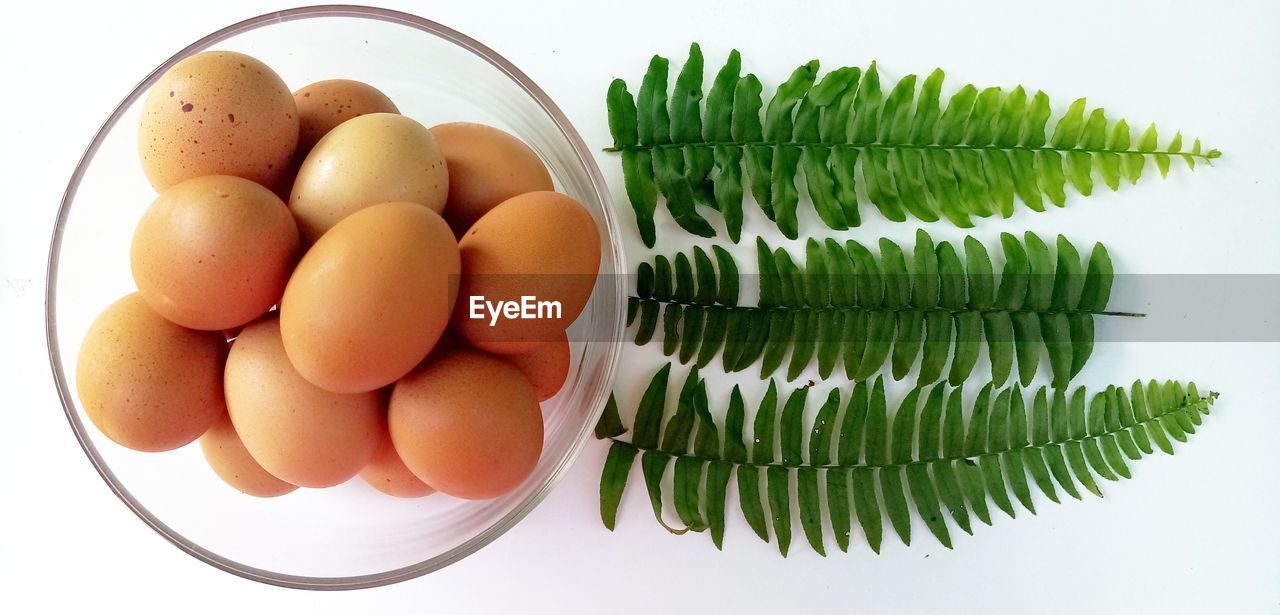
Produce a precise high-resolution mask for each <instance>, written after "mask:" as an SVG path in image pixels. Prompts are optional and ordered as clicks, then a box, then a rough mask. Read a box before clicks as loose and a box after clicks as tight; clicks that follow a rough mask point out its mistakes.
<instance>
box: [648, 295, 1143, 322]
mask: <svg viewBox="0 0 1280 615" xmlns="http://www.w3.org/2000/svg"><path fill="white" fill-rule="evenodd" d="M630 299H634V300H636V301H639V302H641V303H661V304H664V305H669V304H674V305H679V306H681V307H703V308H711V307H720V308H724V309H726V310H747V311H763V312H770V313H772V312H818V313H821V312H828V311H836V312H857V311H863V312H894V313H899V312H920V313H922V314H926V313H929V312H945V313H947V314H952V315H955V314H967V313H975V314H988V313H993V312H1007V313H1009V314H1023V313H1031V314H1092V315H1094V316H1118V317H1123V318H1145V317H1146V316H1147V315H1146V313H1145V312H1120V311H1113V310H1102V311H1092V310H1001V309H997V308H990V309H985V310H977V309H963V310H948V309H946V308H937V307H935V308H928V309H924V308H913V307H906V308H880V307H874V308H872V307H863V306H853V305H850V306H829V307H821V308H815V307H808V306H796V307H789V306H774V307H763V306H759V305H720V304H718V303H682V302H679V301H665V300H658V299H646V298H643V297H637V296H635V295H631V296H630Z"/></svg>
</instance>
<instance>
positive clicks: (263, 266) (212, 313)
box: [130, 175, 298, 330]
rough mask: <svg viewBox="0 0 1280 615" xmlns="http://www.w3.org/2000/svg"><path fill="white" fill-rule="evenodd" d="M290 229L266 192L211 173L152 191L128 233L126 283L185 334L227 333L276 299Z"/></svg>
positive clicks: (285, 276)
mask: <svg viewBox="0 0 1280 615" xmlns="http://www.w3.org/2000/svg"><path fill="white" fill-rule="evenodd" d="M297 253H298V228H297V226H296V225H295V224H294V223H293V216H291V215H290V214H289V209H288V208H287V207H285V204H284V203H283V202H282V201H281V200H280V199H279V198H278V197H276V195H274V194H272V193H271V191H270V190H267V189H266V188H263V187H262V186H259V185H258V184H255V183H253V182H251V181H249V180H247V179H241V178H239V177H232V176H229V175H211V176H207V177H196V178H193V179H189V180H186V181H184V182H182V183H180V184H177V185H175V186H173V187H171V188H168V189H166V190H165V191H163V192H161V193H160V196H159V197H157V198H156V200H155V202H153V203H152V204H151V207H149V208H147V211H146V213H144V214H143V215H142V220H141V221H139V222H138V227H137V230H135V231H134V234H133V245H132V248H131V252H130V257H131V261H132V269H133V279H134V282H135V283H137V285H138V290H139V292H140V293H141V294H142V298H143V299H145V300H146V301H147V303H148V304H149V305H150V306H151V307H152V309H154V310H155V311H156V312H159V313H160V315H162V316H164V317H165V318H168V319H169V320H172V321H173V322H175V323H178V324H180V325H182V326H184V327H191V328H193V329H206V330H214V329H231V328H234V327H236V326H239V325H243V324H245V323H247V322H249V321H251V320H253V319H255V318H257V317H258V316H261V315H262V314H264V313H266V311H267V310H268V309H270V308H271V306H273V305H275V304H276V302H277V301H279V300H280V295H281V294H282V293H283V292H284V285H285V282H287V281H288V280H289V272H290V271H291V270H292V269H293V264H294V262H295V261H296V259H297Z"/></svg>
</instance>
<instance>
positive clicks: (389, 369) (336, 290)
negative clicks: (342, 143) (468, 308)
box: [280, 116, 459, 393]
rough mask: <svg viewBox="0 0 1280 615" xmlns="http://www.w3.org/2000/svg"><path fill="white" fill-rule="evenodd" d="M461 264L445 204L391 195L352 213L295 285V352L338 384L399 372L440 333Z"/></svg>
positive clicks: (335, 387)
mask: <svg viewBox="0 0 1280 615" xmlns="http://www.w3.org/2000/svg"><path fill="white" fill-rule="evenodd" d="M365 117H369V116H365ZM458 272H459V259H458V246H457V244H456V243H455V242H454V239H453V233H451V232H450V231H449V225H448V224H445V221H444V219H442V218H441V217H440V216H439V215H438V214H436V213H435V212H433V211H431V210H429V209H427V208H425V207H422V206H421V205H417V204H415V203H383V204H380V205H375V206H373V207H369V208H367V209H363V210H361V211H359V212H356V213H355V214H352V215H351V217H349V218H347V219H345V220H343V221H342V222H339V223H338V225H337V226H335V227H333V230H331V231H329V232H328V233H326V234H325V235H324V236H323V237H321V238H320V241H318V242H316V244H315V245H314V246H312V247H311V249H310V250H309V251H308V252H307V254H306V255H305V256H303V257H302V261H301V262H300V263H298V267H297V269H295V270H294V272H293V277H292V278H290V279H289V284H288V286H287V287H286V288H285V291H284V298H283V299H281V300H280V328H281V330H282V331H283V333H284V345H285V348H286V349H287V350H288V352H289V359H290V360H291V361H292V362H293V364H294V365H295V366H296V367H297V369H298V372H299V373H301V374H302V376H303V377H304V378H306V379H307V380H308V381H310V382H311V383H313V384H315V385H316V386H318V387H321V388H323V389H326V390H329V391H334V392H337V393H356V392H361V391H372V390H374V389H377V388H379V387H382V386H386V385H388V384H391V383H393V382H395V381H396V380H398V379H400V377H401V376H403V375H405V374H407V373H409V370H411V369H413V367H414V366H415V365H417V364H418V363H420V362H421V361H422V359H423V357H425V356H427V353H428V352H430V351H431V348H432V347H433V346H435V344H436V341H437V340H439V339H440V335H441V334H442V333H443V332H444V330H445V327H446V326H447V324H448V322H449V310H450V309H451V308H452V307H453V301H454V298H455V297H456V296H457V289H456V286H457V283H458V282H457V281H458Z"/></svg>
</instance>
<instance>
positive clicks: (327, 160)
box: [289, 113, 449, 243]
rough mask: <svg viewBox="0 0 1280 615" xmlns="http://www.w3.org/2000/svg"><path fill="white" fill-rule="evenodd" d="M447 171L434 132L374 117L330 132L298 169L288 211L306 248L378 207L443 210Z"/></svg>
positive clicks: (401, 119) (393, 117) (387, 116)
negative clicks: (398, 204)
mask: <svg viewBox="0 0 1280 615" xmlns="http://www.w3.org/2000/svg"><path fill="white" fill-rule="evenodd" d="M448 195H449V168H448V166H446V164H445V161H444V156H443V155H442V154H441V153H440V147H439V146H438V145H437V144H436V139H435V137H433V136H431V131H430V130H427V129H426V127H424V126H423V125H422V124H419V123H418V122H416V121H414V120H412V119H410V118H407V117H405V116H403V115H397V114H394V113H371V114H369V115H362V116H360V117H357V118H353V119H350V120H347V121H345V122H343V123H341V124H338V126H337V127H335V128H334V129H333V130H331V131H329V134H326V135H325V136H324V137H323V138H322V139H320V142H318V143H316V146H315V147H314V148H312V150H311V153H310V154H308V155H307V158H306V160H304V161H303V162H302V167H301V168H299V169H298V176H297V177H296V178H295V179H294V180H293V191H292V192H291V193H290V195H289V208H290V209H292V210H293V216H294V217H295V218H297V220H298V229H299V230H300V231H302V239H303V241H304V242H305V243H311V242H314V241H316V240H317V239H318V238H319V237H320V236H321V235H322V234H324V233H325V231H327V230H329V229H330V228H333V226H334V225H335V224H337V223H338V222H339V221H341V220H342V219H343V218H346V217H347V216H349V215H351V214H353V213H355V212H357V211H360V210H361V209H364V208H365V207H369V206H370V205H376V204H378V203H387V202H392V201H407V202H410V203H417V204H418V205H421V206H424V207H426V208H427V209H430V210H431V211H434V212H436V213H439V212H441V211H443V210H444V205H445V199H446V198H447V197H448Z"/></svg>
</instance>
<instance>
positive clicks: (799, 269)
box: [627, 230, 1138, 387]
mask: <svg viewBox="0 0 1280 615" xmlns="http://www.w3.org/2000/svg"><path fill="white" fill-rule="evenodd" d="M1000 244H1001V247H1002V250H1003V252H1004V256H1005V263H1004V267H1003V270H1002V272H1001V274H1000V276H999V278H997V277H996V275H995V271H994V267H993V265H992V262H991V258H990V255H989V254H988V252H987V249H986V248H985V247H984V246H983V245H982V243H981V242H979V241H977V240H976V239H974V238H972V237H969V238H966V239H965V240H964V245H963V255H962V254H961V253H960V251H958V250H957V249H956V248H955V247H953V246H952V245H951V244H950V243H948V242H946V241H943V242H938V243H936V244H935V243H934V241H933V239H932V238H931V237H930V236H929V234H928V233H926V232H925V231H923V230H921V231H917V233H916V244H915V247H914V249H913V250H912V251H911V252H910V253H909V254H908V253H906V252H904V250H903V249H902V248H901V247H899V246H898V245H897V244H896V243H894V242H892V241H890V240H887V239H881V240H880V242H879V246H878V247H879V251H880V255H879V257H878V258H877V257H876V256H874V255H873V254H872V252H871V250H869V249H868V248H867V247H865V246H863V245H862V244H861V243H858V242H857V241H854V240H849V241H847V242H846V243H844V244H841V243H839V242H837V241H835V240H833V239H827V240H826V241H825V242H821V243H819V242H818V241H817V240H814V239H810V240H809V241H808V243H807V245H806V250H805V259H804V261H802V262H800V263H797V262H795V261H793V260H792V258H791V255H790V254H789V253H788V252H787V251H786V250H783V249H780V248H779V249H776V250H775V249H772V248H770V247H769V245H768V244H766V243H765V242H764V241H763V240H759V239H757V243H756V246H757V261H758V265H759V271H760V275H759V280H760V282H759V286H760V301H759V304H758V305H755V306H741V305H738V295H739V273H738V265H737V263H736V262H735V261H734V259H733V257H732V256H731V255H730V254H729V253H728V252H727V251H726V250H724V249H723V248H721V247H719V246H715V247H713V248H712V252H713V254H714V261H713V258H712V257H711V256H708V254H707V253H706V251H704V250H703V249H702V248H698V247H695V248H694V249H693V251H692V257H690V256H689V255H688V254H686V253H679V254H676V255H675V257H674V259H668V258H667V257H665V256H661V255H660V256H658V257H656V258H655V259H654V261H653V263H652V264H650V263H641V264H640V266H639V269H638V271H637V284H636V295H635V296H633V297H631V298H630V301H629V302H628V318H627V321H628V325H629V326H630V325H631V324H635V338H634V339H635V342H636V343H637V344H641V345H643V344H646V343H648V342H649V341H650V340H651V339H652V338H653V337H654V335H655V333H656V332H657V331H658V325H659V321H661V327H662V345H663V352H664V353H665V354H666V355H667V356H673V355H674V356H678V358H679V360H680V362H681V363H689V362H690V361H692V362H693V363H694V364H695V365H697V366H698V367H704V366H706V365H707V364H709V363H710V362H711V360H712V359H713V358H714V357H715V355H716V354H719V355H720V357H721V360H722V365H723V367H724V369H725V371H729V372H736V371H742V370H745V369H747V368H749V367H750V366H752V365H753V364H755V363H756V362H757V361H759V363H760V376H761V378H767V377H769V376H770V375H772V374H774V373H776V372H778V371H779V370H781V369H782V368H783V365H784V362H785V365H786V372H785V373H786V376H787V379H788V380H794V379H795V378H796V377H798V376H799V375H800V373H801V372H802V371H804V370H805V369H806V368H808V367H809V365H811V364H812V363H813V362H814V361H815V360H816V362H817V364H818V372H819V374H820V375H821V376H822V377H823V378H826V377H828V376H830V375H831V373H832V372H833V371H834V370H835V367H836V365H837V364H839V363H843V365H844V373H845V376H846V377H848V378H849V379H850V380H854V381H859V380H865V379H867V378H869V377H871V376H872V375H874V374H875V373H877V372H878V371H879V370H880V369H881V368H882V367H883V366H885V365H886V364H889V365H891V370H892V373H893V377H894V378H895V379H896V380H901V379H903V378H904V377H906V375H907V374H908V373H909V372H910V370H911V369H912V368H913V367H914V366H915V365H916V364H917V360H918V363H919V372H918V373H919V376H918V382H919V384H921V385H924V384H931V383H933V382H935V381H938V380H939V379H942V378H945V379H946V380H947V381H948V382H950V383H951V384H952V385H958V384H960V383H961V382H963V381H964V380H965V379H966V378H968V377H969V375H970V374H971V373H972V371H973V369H974V367H975V365H976V363H977V360H978V356H979V350H980V347H981V346H982V345H983V343H984V342H985V344H986V347H987V350H988V353H987V355H988V357H989V360H990V364H991V373H992V381H993V382H994V383H995V384H996V386H1001V385H1003V384H1004V383H1005V382H1006V381H1007V380H1008V378H1009V377H1010V375H1011V373H1012V371H1013V368H1014V363H1015V359H1016V363H1017V370H1018V372H1017V375H1018V380H1019V381H1020V382H1021V383H1022V384H1023V386H1026V385H1028V384H1030V383H1031V381H1032V379H1033V378H1034V377H1035V375H1036V372H1037V370H1038V369H1039V366H1040V364H1041V358H1042V355H1043V354H1045V352H1046V351H1047V354H1048V355H1049V366H1050V369H1051V371H1052V374H1053V384H1054V386H1056V387H1064V386H1066V385H1067V383H1068V382H1069V381H1070V380H1071V378H1073V377H1075V375H1076V374H1078V373H1079V372H1080V370H1081V369H1082V368H1083V367H1084V365H1085V363H1086V362H1087V361H1088V359H1089V356H1090V355H1091V354H1092V352H1093V344H1094V317H1095V316H1097V315H1119V316H1137V315H1138V314H1133V313H1129V312H1112V311H1107V303H1108V300H1109V299H1110V295H1111V286H1112V283H1113V280H1114V273H1113V271H1112V265H1111V259H1110V257H1109V256H1108V254H1107V250H1106V248H1105V247H1103V245H1102V244H1096V245H1095V246H1094V247H1093V250H1092V252H1091V253H1090V254H1089V256H1088V258H1087V259H1086V260H1083V261H1082V260H1081V256H1080V253H1079V252H1078V251H1077V249H1076V248H1075V246H1074V245H1073V244H1072V243H1071V242H1070V241H1068V240H1067V239H1066V238H1065V237H1062V236H1059V237H1058V238H1057V241H1056V245H1055V248H1054V249H1053V250H1051V249H1050V248H1049V246H1048V245H1047V244H1046V243H1045V242H1044V241H1043V240H1042V239H1040V237H1038V236H1037V235H1035V234H1033V233H1027V234H1026V235H1024V237H1023V239H1022V240H1019V239H1018V238H1016V237H1014V236H1013V235H1010V234H1007V233H1005V234H1003V235H1002V236H1001V238H1000ZM1053 252H1056V254H1054V253H1053ZM948 365H949V366H950V367H949V369H948Z"/></svg>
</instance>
